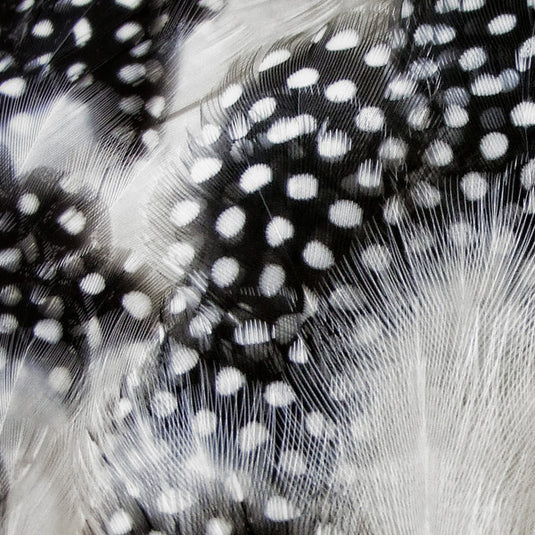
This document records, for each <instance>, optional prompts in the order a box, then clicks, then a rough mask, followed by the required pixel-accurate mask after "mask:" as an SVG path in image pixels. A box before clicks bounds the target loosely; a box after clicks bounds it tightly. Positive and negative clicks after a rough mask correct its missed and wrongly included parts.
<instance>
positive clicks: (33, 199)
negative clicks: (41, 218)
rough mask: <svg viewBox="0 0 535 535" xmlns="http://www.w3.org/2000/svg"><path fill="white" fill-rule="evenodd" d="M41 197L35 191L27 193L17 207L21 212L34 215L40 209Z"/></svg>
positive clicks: (22, 196) (20, 199)
mask: <svg viewBox="0 0 535 535" xmlns="http://www.w3.org/2000/svg"><path fill="white" fill-rule="evenodd" d="M39 204H40V203H39V197H37V195H35V194H34V193H25V194H24V195H21V197H20V198H19V202H18V203H17V208H18V209H19V212H20V213H21V214H25V215H32V214H35V212H37V210H39Z"/></svg>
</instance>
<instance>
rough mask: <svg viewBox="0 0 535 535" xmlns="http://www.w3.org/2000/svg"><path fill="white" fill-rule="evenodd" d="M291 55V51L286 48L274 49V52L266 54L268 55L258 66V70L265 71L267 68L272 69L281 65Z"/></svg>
mask: <svg viewBox="0 0 535 535" xmlns="http://www.w3.org/2000/svg"><path fill="white" fill-rule="evenodd" d="M290 56H291V53H290V51H289V50H288V49H286V48H281V49H279V50H273V51H272V52H269V54H266V56H265V57H264V59H263V60H262V61H261V63H260V65H259V66H258V71H259V72H264V71H266V70H267V69H271V68H272V67H275V66H277V65H280V64H281V63H284V62H285V61H286V60H287V59H289V58H290Z"/></svg>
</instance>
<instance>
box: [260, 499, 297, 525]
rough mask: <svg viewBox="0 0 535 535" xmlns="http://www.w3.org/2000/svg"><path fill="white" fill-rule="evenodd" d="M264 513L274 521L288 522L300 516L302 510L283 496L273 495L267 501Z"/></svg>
mask: <svg viewBox="0 0 535 535" xmlns="http://www.w3.org/2000/svg"><path fill="white" fill-rule="evenodd" d="M264 515H265V516H266V518H268V519H269V520H273V521H274V522H287V521H288V520H293V519H295V518H299V516H300V515H301V512H300V511H299V509H297V508H296V507H295V506H294V505H292V504H291V503H290V502H289V501H288V500H286V499H285V498H283V497H282V496H273V497H271V498H270V499H269V500H268V501H267V503H266V507H265V508H264Z"/></svg>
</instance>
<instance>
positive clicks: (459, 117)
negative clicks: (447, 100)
mask: <svg viewBox="0 0 535 535" xmlns="http://www.w3.org/2000/svg"><path fill="white" fill-rule="evenodd" d="M468 119H469V117H468V112H467V111H466V109H465V108H463V107H462V106H455V105H454V106H448V107H447V108H446V110H445V111H444V122H445V123H446V126H449V127H450V128H462V127H463V126H466V125H467V124H468Z"/></svg>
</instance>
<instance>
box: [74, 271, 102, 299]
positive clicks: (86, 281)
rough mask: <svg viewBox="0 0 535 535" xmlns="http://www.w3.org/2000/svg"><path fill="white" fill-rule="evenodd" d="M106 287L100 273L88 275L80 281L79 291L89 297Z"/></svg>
mask: <svg viewBox="0 0 535 535" xmlns="http://www.w3.org/2000/svg"><path fill="white" fill-rule="evenodd" d="M105 287H106V281H105V280H104V277H103V276H102V275H101V274H100V273H89V274H88V275H86V276H85V277H84V278H83V279H82V280H81V281H80V289H81V290H82V292H84V293H86V294H89V295H98V294H99V293H100V292H102V291H103V290H104V288H105Z"/></svg>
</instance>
